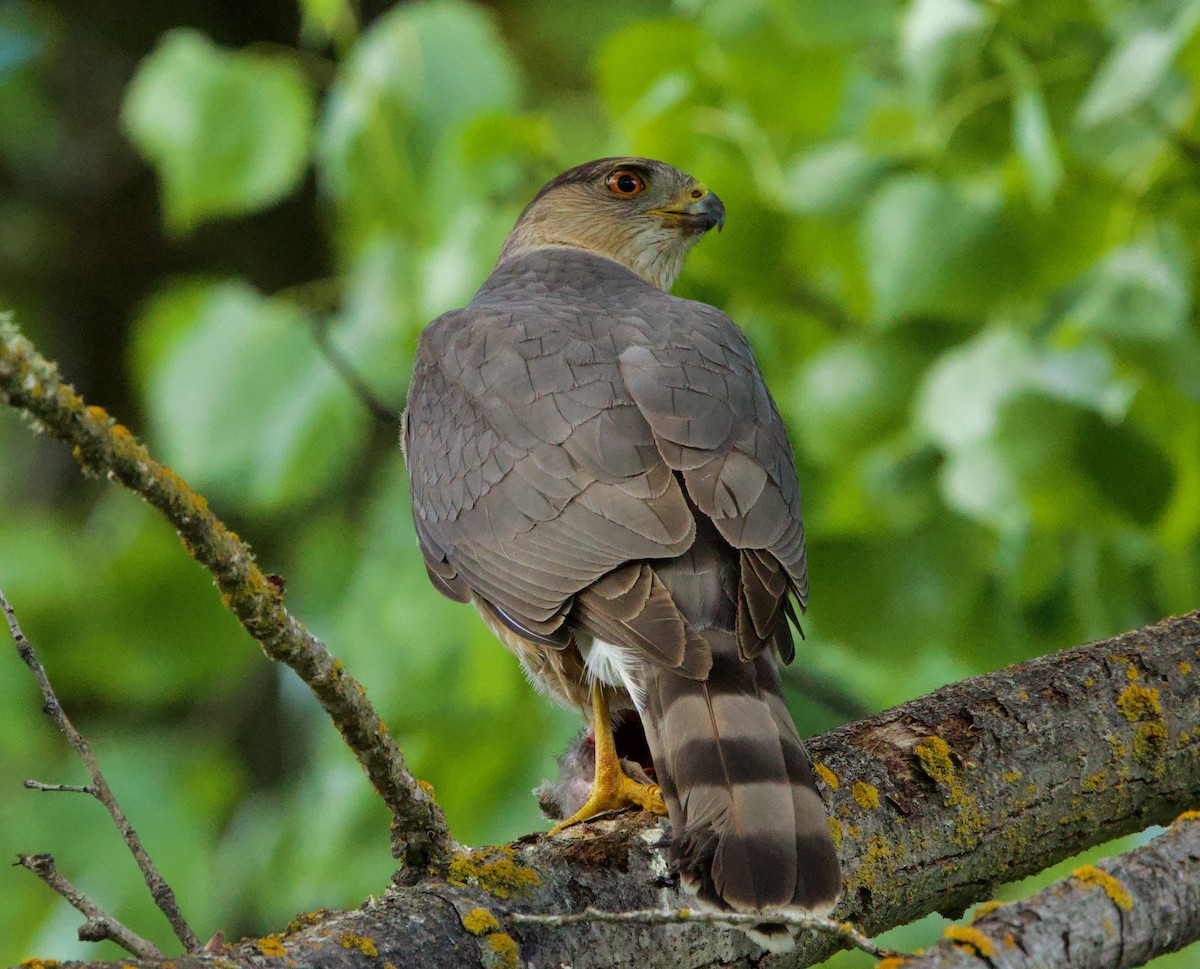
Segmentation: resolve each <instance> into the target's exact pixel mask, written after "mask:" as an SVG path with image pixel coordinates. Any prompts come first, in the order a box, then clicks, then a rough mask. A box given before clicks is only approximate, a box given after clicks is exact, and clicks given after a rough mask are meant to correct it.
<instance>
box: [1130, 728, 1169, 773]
mask: <svg viewBox="0 0 1200 969" xmlns="http://www.w3.org/2000/svg"><path fill="white" fill-rule="evenodd" d="M1166 752H1167V731H1166V728H1165V727H1163V725H1162V724H1161V723H1139V724H1138V726H1137V730H1136V731H1134V734H1133V759H1134V760H1136V761H1137V762H1138V763H1139V764H1141V765H1143V766H1144V767H1150V768H1157V767H1158V766H1160V765H1161V764H1162V761H1163V758H1164V757H1165V756H1166Z"/></svg>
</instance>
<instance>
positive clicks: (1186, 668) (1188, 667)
mask: <svg viewBox="0 0 1200 969" xmlns="http://www.w3.org/2000/svg"><path fill="white" fill-rule="evenodd" d="M1191 671H1192V664H1191V663H1189V662H1188V661H1187V660H1186V659H1185V660H1183V661H1181V662H1180V664H1179V672H1180V673H1182V674H1183V675H1184V676H1187V675H1188V674H1189V673H1190V672H1191Z"/></svg>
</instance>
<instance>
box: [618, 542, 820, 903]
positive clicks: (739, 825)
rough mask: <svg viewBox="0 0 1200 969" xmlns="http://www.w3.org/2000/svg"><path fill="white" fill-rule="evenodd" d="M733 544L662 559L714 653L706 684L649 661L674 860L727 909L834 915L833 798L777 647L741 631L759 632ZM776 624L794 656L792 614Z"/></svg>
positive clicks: (649, 693)
mask: <svg viewBox="0 0 1200 969" xmlns="http://www.w3.org/2000/svg"><path fill="white" fill-rule="evenodd" d="M704 538H708V539H709V541H704V540H703V539H704ZM722 546H724V543H723V542H721V541H720V540H719V539H718V538H716V536H715V535H711V536H703V535H698V536H697V541H696V543H695V545H693V548H692V549H691V550H689V552H688V553H686V554H685V555H683V556H681V557H680V558H677V559H674V560H671V561H670V562H666V563H654V569H655V571H656V572H657V573H658V574H659V575H660V576H661V578H662V579H663V581H664V582H665V583H666V585H667V586H668V588H670V590H671V592H672V597H673V598H674V599H675V601H676V603H677V604H678V605H679V608H680V611H682V612H684V613H685V614H686V616H687V618H688V620H689V622H690V623H691V624H692V626H693V627H694V628H695V629H696V630H697V631H698V632H699V633H700V634H701V635H702V636H703V637H704V639H705V640H706V641H707V643H708V644H709V647H710V648H711V650H712V669H711V671H710V672H709V674H708V676H707V678H706V679H703V680H700V679H694V678H690V677H688V676H686V675H681V674H680V673H678V672H674V671H672V670H669V669H665V668H663V667H661V666H651V665H649V664H647V665H646V667H645V674H644V677H645V709H644V711H643V715H642V721H643V726H644V727H645V732H646V739H647V741H648V742H649V745H650V752H651V756H652V758H653V761H654V767H655V771H656V773H657V775H658V782H659V784H660V785H661V787H662V795H663V799H664V800H665V801H666V804H667V809H668V811H669V813H670V818H671V828H672V832H673V836H672V846H671V847H672V858H673V861H674V862H675V864H676V866H677V867H678V869H679V872H680V876H681V878H682V879H683V882H684V884H685V885H687V886H689V887H690V888H691V889H692V890H693V891H695V892H696V894H697V895H698V896H699V897H700V899H702V900H703V901H705V902H707V903H709V904H710V905H713V906H716V907H718V908H722V909H735V910H764V909H773V908H799V909H805V910H808V911H816V912H826V911H828V910H829V909H830V908H832V907H833V904H834V902H835V901H836V900H837V896H838V892H839V891H840V889H841V872H840V869H839V867H838V859H837V854H836V852H835V850H834V846H833V840H832V837H831V835H830V832H829V821H828V816H827V814H826V810H825V804H824V802H823V801H822V799H821V795H820V794H819V793H818V792H817V788H816V784H815V781H814V779H813V772H812V766H811V764H810V761H809V758H808V753H807V751H805V749H804V744H803V742H802V741H801V739H800V735H799V733H798V732H797V730H796V727H795V724H793V723H792V718H791V715H790V714H789V712H788V709H787V705H786V704H785V703H784V700H783V696H782V695H781V692H780V684H779V674H778V670H777V667H776V663H775V657H774V655H773V651H772V650H771V649H761V650H758V651H757V655H753V656H752V658H749V659H746V660H743V659H742V658H741V656H742V655H744V654H745V653H746V652H747V650H745V649H742V650H739V644H738V634H739V632H742V635H743V636H745V635H747V634H748V632H749V630H748V629H747V628H746V627H744V626H743V629H742V630H739V629H738V625H739V624H738V623H737V599H738V592H737V590H738V588H739V585H738V568H737V566H738V564H741V563H738V559H737V558H736V557H735V556H736V553H735V552H734V551H733V550H732V549H730V548H729V547H728V546H724V547H722ZM742 567H743V568H744V564H742ZM776 621H777V622H778V626H777V627H776V630H775V631H774V636H773V638H774V639H775V640H776V644H777V645H780V646H782V647H783V650H782V651H783V652H784V654H785V655H786V654H787V650H788V649H789V648H790V634H789V632H788V629H787V626H786V625H785V624H786V622H787V619H786V617H785V616H784V610H782V609H780V610H779V611H778V615H777V620H776ZM783 637H787V642H786V643H783V642H780V641H779V640H780V639H782V638H783Z"/></svg>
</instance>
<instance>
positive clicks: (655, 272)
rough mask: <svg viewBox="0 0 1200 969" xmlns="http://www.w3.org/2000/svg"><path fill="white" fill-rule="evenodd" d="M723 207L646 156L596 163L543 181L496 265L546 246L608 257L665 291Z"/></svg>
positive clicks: (721, 217) (721, 220)
mask: <svg viewBox="0 0 1200 969" xmlns="http://www.w3.org/2000/svg"><path fill="white" fill-rule="evenodd" d="M724 224H725V206H724V205H722V204H721V200H720V199H719V198H717V197H716V196H715V195H714V194H713V193H712V192H710V191H709V190H708V188H707V187H706V186H705V185H704V184H702V183H701V182H698V181H696V180H695V179H694V178H692V176H691V175H688V174H687V173H686V172H681V171H680V170H679V169H678V168H673V167H672V166H670V165H668V164H666V163H665V162H660V161H654V160H653V159H650V158H601V159H599V160H598V161H593V162H588V163H587V164H585V165H579V166H577V167H576V168H572V169H570V170H569V171H565V172H563V173H562V174H561V175H559V176H558V177H557V178H555V179H553V180H552V181H550V182H548V183H547V184H546V185H545V186H544V187H543V188H542V190H541V191H540V192H538V193H537V195H536V196H534V199H533V201H532V202H530V203H529V204H528V205H527V206H526V207H525V211H524V212H522V213H521V217H520V218H519V219H518V220H517V224H516V225H515V226H514V227H513V230H512V232H510V233H509V234H508V238H507V239H506V240H505V242H504V248H503V249H502V250H501V252H500V262H501V263H503V262H506V261H507V260H509V259H514V258H516V257H517V256H521V255H524V254H525V253H528V252H532V251H534V250H537V249H546V248H564V247H565V248H569V249H582V250H584V251H586V252H592V253H595V254H596V255H598V256H605V257H606V258H608V259H613V260H615V261H616V262H619V263H620V264H621V265H623V266H625V267H626V268H628V269H631V270H633V271H634V272H635V273H637V274H638V275H639V276H641V277H642V278H643V279H645V280H646V281H647V282H649V283H652V284H653V285H655V286H658V287H659V288H660V289H664V290H669V289H670V288H671V284H672V283H673V282H675V277H676V276H678V275H679V270H680V269H681V268H682V266H683V257H684V256H685V255H687V253H688V250H689V249H691V248H692V246H694V245H695V244H696V243H697V242H698V241H699V240H700V237H701V236H702V235H704V233H705V232H707V231H708V230H709V229H711V228H712V227H713V226H716V227H717V230H718V231H720V229H721V226H723V225H724Z"/></svg>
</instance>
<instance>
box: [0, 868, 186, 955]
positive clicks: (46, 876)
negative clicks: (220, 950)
mask: <svg viewBox="0 0 1200 969" xmlns="http://www.w3.org/2000/svg"><path fill="white" fill-rule="evenodd" d="M17 864H18V865H20V866H21V867H22V868H25V869H28V870H29V871H31V872H33V873H34V874H35V875H37V876H38V878H40V879H41V880H42V881H44V882H45V883H46V884H47V885H49V886H50V888H51V890H53V891H54V892H55V893H56V894H58V895H61V896H62V897H63V898H65V899H66V900H67V901H68V902H69V903H70V904H71V906H72V907H73V908H74V909H75V910H76V911H78V912H80V913H81V914H82V915H83V916H84V918H86V919H87V921H86V922H84V923H83V925H81V926H80V927H79V939H80V941H81V942H103V941H104V940H105V939H108V940H109V941H111V942H115V943H116V944H117V945H119V946H120V947H121V948H122V949H124V950H125V951H126V952H130V953H132V954H133V955H135V956H137V957H138V958H139V959H165V958H166V956H165V955H163V953H162V950H161V949H159V948H158V946H156V945H155V944H154V943H153V942H151V941H150V940H149V939H143V938H142V937H141V936H140V935H138V934H137V933H136V932H134V931H133V930H132V929H130V928H129V927H128V926H126V925H124V924H122V923H121V922H118V921H117V920H116V919H115V918H113V916H111V915H109V914H108V913H107V912H105V911H104V910H103V909H101V908H100V906H99V905H97V904H96V903H95V902H94V901H92V900H91V899H90V898H88V897H87V896H86V895H84V894H83V892H81V891H80V890H79V889H78V888H76V887H75V886H74V885H72V884H71V882H69V881H68V880H67V879H66V878H64V877H63V876H62V875H60V874H59V873H58V869H57V867H55V864H54V856H53V855H17Z"/></svg>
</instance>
